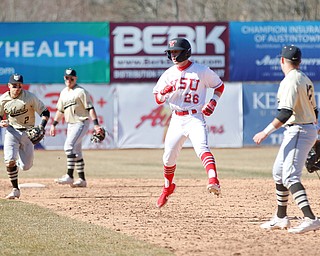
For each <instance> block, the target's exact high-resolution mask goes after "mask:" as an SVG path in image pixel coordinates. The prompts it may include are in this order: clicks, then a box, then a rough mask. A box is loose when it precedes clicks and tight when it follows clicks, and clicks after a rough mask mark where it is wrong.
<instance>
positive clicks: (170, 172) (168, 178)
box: [163, 165, 176, 188]
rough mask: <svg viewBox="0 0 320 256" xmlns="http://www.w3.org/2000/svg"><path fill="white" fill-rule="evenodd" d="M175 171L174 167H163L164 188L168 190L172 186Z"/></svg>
mask: <svg viewBox="0 0 320 256" xmlns="http://www.w3.org/2000/svg"><path fill="white" fill-rule="evenodd" d="M175 170H176V165H174V166H165V165H164V166H163V176H164V186H165V187H166V188H168V187H169V186H170V185H171V184H172V181H173V178H174V172H175Z"/></svg>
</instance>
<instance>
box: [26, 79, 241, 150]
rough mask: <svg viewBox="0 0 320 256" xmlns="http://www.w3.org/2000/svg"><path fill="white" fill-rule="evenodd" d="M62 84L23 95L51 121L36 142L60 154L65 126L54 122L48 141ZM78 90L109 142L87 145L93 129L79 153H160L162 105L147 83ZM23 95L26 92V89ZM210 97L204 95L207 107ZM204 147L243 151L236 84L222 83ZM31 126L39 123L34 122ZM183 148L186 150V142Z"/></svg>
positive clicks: (165, 120) (166, 112)
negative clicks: (84, 92) (39, 105)
mask: <svg viewBox="0 0 320 256" xmlns="http://www.w3.org/2000/svg"><path fill="white" fill-rule="evenodd" d="M64 86H65V85H64V84H50V85H30V86H29V88H28V89H29V91H31V92H33V93H34V94H36V95H37V96H38V97H39V98H40V99H41V100H42V101H43V102H44V103H45V105H46V106H47V107H48V109H49V111H50V113H51V117H50V121H49V122H48V125H47V127H46V136H45V138H44V140H43V141H42V142H41V145H38V147H39V146H42V147H44V148H45V149H49V150H61V149H63V145H64V142H65V140H66V131H67V125H66V123H65V122H64V119H63V121H62V122H60V123H59V124H58V126H57V135H56V136H55V137H50V136H49V129H50V125H51V123H52V121H53V118H54V115H55V112H56V104H57V100H58V97H59V94H60V91H61V90H62V89H63V88H64ZM80 86H83V87H84V88H86V89H87V90H88V92H89V93H90V95H91V97H92V101H93V104H94V107H95V109H96V112H97V114H98V117H99V123H100V124H101V125H102V126H103V127H104V128H105V129H106V130H107V131H108V133H109V136H108V137H107V138H106V140H105V141H103V142H102V143H100V144H93V143H91V142H90V138H91V133H92V129H93V124H92V123H91V125H90V129H89V132H88V134H87V136H85V138H84V140H83V149H111V148H162V147H163V143H164V138H165V135H166V130H167V127H168V124H169V121H170V117H171V110H170V109H169V106H168V105H167V104H164V105H157V104H156V102H155V99H154V95H153V93H152V89H153V87H154V84H153V83H146V84H125V85H124V84H113V85H91V84H85V85H82V84H80ZM26 89H27V88H26ZM212 93H213V91H212V90H211V91H210V89H209V91H208V99H207V100H208V101H209V99H210V98H211V97H212ZM206 121H207V125H208V131H209V133H208V134H209V145H210V147H242V146H243V139H242V136H243V124H242V123H243V111H242V84H241V83H237V84H235V83H232V84H231V83H226V84H225V91H224V93H223V95H222V97H221V99H220V100H219V102H218V105H217V108H216V110H215V111H214V113H213V115H212V116H210V117H206ZM36 123H37V124H39V123H40V117H37V121H36ZM184 146H185V147H191V146H192V145H191V142H190V141H189V140H187V141H186V143H185V145H184Z"/></svg>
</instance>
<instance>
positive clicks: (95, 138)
mask: <svg viewBox="0 0 320 256" xmlns="http://www.w3.org/2000/svg"><path fill="white" fill-rule="evenodd" d="M105 138H106V130H105V129H104V128H103V127H101V128H100V131H99V132H96V130H94V131H93V133H92V136H91V142H92V143H101V142H102V141H103V140H104V139H105Z"/></svg>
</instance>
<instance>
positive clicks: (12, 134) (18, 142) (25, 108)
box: [0, 74, 50, 199]
mask: <svg viewBox="0 0 320 256" xmlns="http://www.w3.org/2000/svg"><path fill="white" fill-rule="evenodd" d="M8 87H9V91H7V92H5V93H4V94H3V95H1V97H0V119H1V121H0V127H2V128H4V127H6V131H5V136H4V145H3V149H4V162H5V165H6V168H7V173H8V176H9V179H10V181H11V184H12V187H13V189H12V191H11V193H10V194H8V195H7V196H6V198H7V199H15V198H19V197H20V189H19V185H18V172H19V169H20V170H24V171H26V170H29V169H30V168H31V167H32V165H33V159H34V145H33V143H32V142H31V141H30V139H29V138H28V137H27V134H26V130H27V129H28V128H31V127H33V126H35V119H36V118H35V112H37V113H38V114H39V115H40V116H41V120H42V121H41V124H40V125H41V126H42V128H43V129H44V127H45V126H46V124H47V121H48V119H49V117H50V112H49V111H48V109H47V108H46V106H45V105H44V103H43V102H42V101H41V100H39V99H38V98H37V97H36V96H35V95H34V94H32V93H31V92H29V91H26V90H24V89H23V76H22V75H20V74H13V75H11V76H10V78H9V83H8ZM5 116H6V118H7V119H6V120H2V119H3V118H4V117H5Z"/></svg>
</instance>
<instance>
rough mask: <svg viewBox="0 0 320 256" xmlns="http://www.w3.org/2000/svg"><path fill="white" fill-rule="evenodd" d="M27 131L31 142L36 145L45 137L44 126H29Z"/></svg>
mask: <svg viewBox="0 0 320 256" xmlns="http://www.w3.org/2000/svg"><path fill="white" fill-rule="evenodd" d="M26 133H27V136H28V138H29V139H30V140H31V142H32V143H33V144H34V145H36V144H38V143H39V142H40V141H41V140H42V139H43V137H44V135H45V130H44V128H43V127H42V126H34V127H31V128H28V129H27V131H26Z"/></svg>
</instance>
